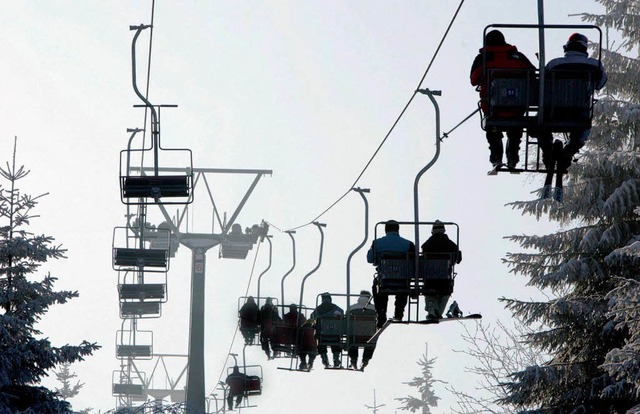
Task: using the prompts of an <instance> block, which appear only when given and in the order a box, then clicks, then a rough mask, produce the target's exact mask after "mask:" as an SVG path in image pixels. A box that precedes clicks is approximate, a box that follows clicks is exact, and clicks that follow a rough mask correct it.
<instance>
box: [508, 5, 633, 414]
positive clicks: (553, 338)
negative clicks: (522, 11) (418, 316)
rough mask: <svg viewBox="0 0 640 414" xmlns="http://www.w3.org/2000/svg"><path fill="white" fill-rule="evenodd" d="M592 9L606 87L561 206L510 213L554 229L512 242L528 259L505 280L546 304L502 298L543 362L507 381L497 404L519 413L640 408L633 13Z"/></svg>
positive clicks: (517, 259) (514, 257)
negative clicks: (522, 281) (544, 356)
mask: <svg viewBox="0 0 640 414" xmlns="http://www.w3.org/2000/svg"><path fill="white" fill-rule="evenodd" d="M598 2H599V3H601V5H603V6H604V11H605V12H604V14H601V15H600V14H582V15H581V16H582V18H583V20H585V21H588V22H592V23H594V24H596V25H599V26H600V27H602V28H603V29H604V30H605V39H604V43H605V45H606V47H603V54H602V61H603V63H604V65H605V68H606V69H607V73H608V76H609V81H608V83H607V85H606V86H605V89H604V90H603V95H602V96H600V97H599V101H598V102H597V104H596V108H595V117H594V127H593V129H592V131H591V136H590V139H589V140H588V141H587V143H586V146H585V147H584V148H583V149H582V150H581V153H580V159H579V161H578V162H577V163H574V164H572V166H571V167H570V169H569V185H568V187H567V192H566V193H565V195H566V196H565V200H564V203H557V202H554V201H549V200H542V201H529V202H516V203H513V204H512V206H513V207H514V208H518V209H521V210H522V212H523V214H532V215H535V216H536V217H538V218H540V217H548V219H550V220H553V221H556V222H558V223H559V224H560V226H561V227H560V229H561V230H559V231H558V232H556V233H554V234H548V235H542V236H534V235H519V236H512V237H511V238H510V239H511V240H513V241H514V242H517V243H518V244H520V246H522V247H523V248H525V249H532V250H533V251H534V252H529V251H526V250H525V252H524V253H515V254H509V255H508V256H507V259H506V261H507V263H508V264H509V265H510V266H511V268H512V271H513V272H514V273H517V274H522V275H526V276H528V277H529V279H530V280H529V284H530V285H533V286H537V287H538V288H540V289H541V290H544V291H546V292H551V294H552V295H553V296H552V298H551V300H549V301H540V302H532V301H521V300H516V299H509V300H505V302H506V304H507V307H508V308H509V309H510V310H511V311H512V312H513V313H514V314H515V315H516V316H518V317H519V318H520V319H522V320H523V321H524V322H525V323H527V324H530V325H532V326H536V325H537V324H542V326H543V328H541V329H538V330H537V331H536V332H534V333H531V334H529V335H528V336H527V341H528V343H529V345H531V346H533V347H534V348H536V349H539V350H541V351H544V352H546V353H548V354H549V355H550V358H549V359H548V361H546V363H544V364H539V365H533V366H530V367H528V368H526V369H525V370H522V371H519V372H516V373H514V374H513V376H512V377H511V379H512V380H511V381H510V382H508V383H507V384H505V385H506V389H507V393H508V395H507V396H506V397H505V398H504V399H503V400H502V401H503V402H504V403H506V404H513V405H515V406H516V407H519V408H520V412H524V413H624V412H626V411H627V410H628V409H630V408H631V407H633V406H635V405H637V404H638V403H640V376H639V375H638V373H639V372H640V352H639V351H640V329H639V328H640V326H639V324H640V319H639V318H638V317H639V316H640V308H639V306H638V300H639V299H638V298H639V294H640V289H639V286H638V283H639V282H640V269H639V268H638V263H639V261H640V260H639V259H640V258H639V253H638V252H639V251H640V247H639V243H638V241H639V240H640V219H639V213H640V211H639V210H638V205H640V157H639V155H640V154H639V152H638V150H639V149H640V148H639V147H640V94H639V93H638V90H639V86H640V56H639V54H638V50H639V46H640V5H639V3H638V1H637V0H598ZM619 38H621V39H622V41H621V42H620V40H619ZM591 40H592V41H594V40H595V41H597V38H596V39H591ZM590 46H591V48H592V49H593V48H594V47H597V46H598V45H594V44H591V45H590Z"/></svg>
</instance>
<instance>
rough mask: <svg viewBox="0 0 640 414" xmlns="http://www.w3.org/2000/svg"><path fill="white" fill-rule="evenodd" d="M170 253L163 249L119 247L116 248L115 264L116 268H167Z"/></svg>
mask: <svg viewBox="0 0 640 414" xmlns="http://www.w3.org/2000/svg"><path fill="white" fill-rule="evenodd" d="M168 261H169V253H168V251H167V250H161V249H133V248H125V247H117V248H115V249H114V255H113V264H114V267H116V270H125V268H136V267H159V268H167V265H168Z"/></svg>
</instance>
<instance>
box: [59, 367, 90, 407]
mask: <svg viewBox="0 0 640 414" xmlns="http://www.w3.org/2000/svg"><path fill="white" fill-rule="evenodd" d="M55 374H56V379H57V380H58V381H60V382H61V383H62V387H61V388H56V392H57V393H58V395H60V397H61V398H62V399H63V400H65V401H67V400H68V399H70V398H73V397H75V396H76V395H78V393H79V392H80V389H81V388H82V386H83V385H84V384H81V383H80V381H76V383H75V384H72V383H71V381H72V380H73V379H74V378H77V377H78V376H77V375H76V374H75V373H73V372H71V364H70V363H69V362H63V363H62V364H60V369H59V370H58V371H55Z"/></svg>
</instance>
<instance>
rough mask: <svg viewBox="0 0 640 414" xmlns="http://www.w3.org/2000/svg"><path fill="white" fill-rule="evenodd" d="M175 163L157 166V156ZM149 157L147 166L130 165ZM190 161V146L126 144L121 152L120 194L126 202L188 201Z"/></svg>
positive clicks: (190, 186)
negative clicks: (186, 147)
mask: <svg viewBox="0 0 640 414" xmlns="http://www.w3.org/2000/svg"><path fill="white" fill-rule="evenodd" d="M161 156H162V159H163V162H165V164H166V163H168V162H169V161H171V162H172V164H173V163H175V165H178V167H171V166H169V165H163V167H160V166H159V164H160V161H159V158H160V157H161ZM145 161H147V162H149V161H151V162H153V165H152V166H150V167H133V165H143V164H144V162H145ZM192 170H193V161H192V154H191V150H189V149H160V148H153V147H152V148H144V149H132V148H128V149H126V150H123V151H121V152H120V190H121V191H120V198H121V201H122V202H123V203H124V204H127V205H146V204H190V203H191V202H192V201H193V172H192Z"/></svg>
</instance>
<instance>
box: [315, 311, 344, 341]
mask: <svg viewBox="0 0 640 414" xmlns="http://www.w3.org/2000/svg"><path fill="white" fill-rule="evenodd" d="M317 323H318V325H317V326H316V328H317V332H318V343H319V345H337V344H339V343H340V342H341V338H342V334H343V333H344V325H343V324H344V318H343V317H342V316H321V317H319V318H318V322H317Z"/></svg>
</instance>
